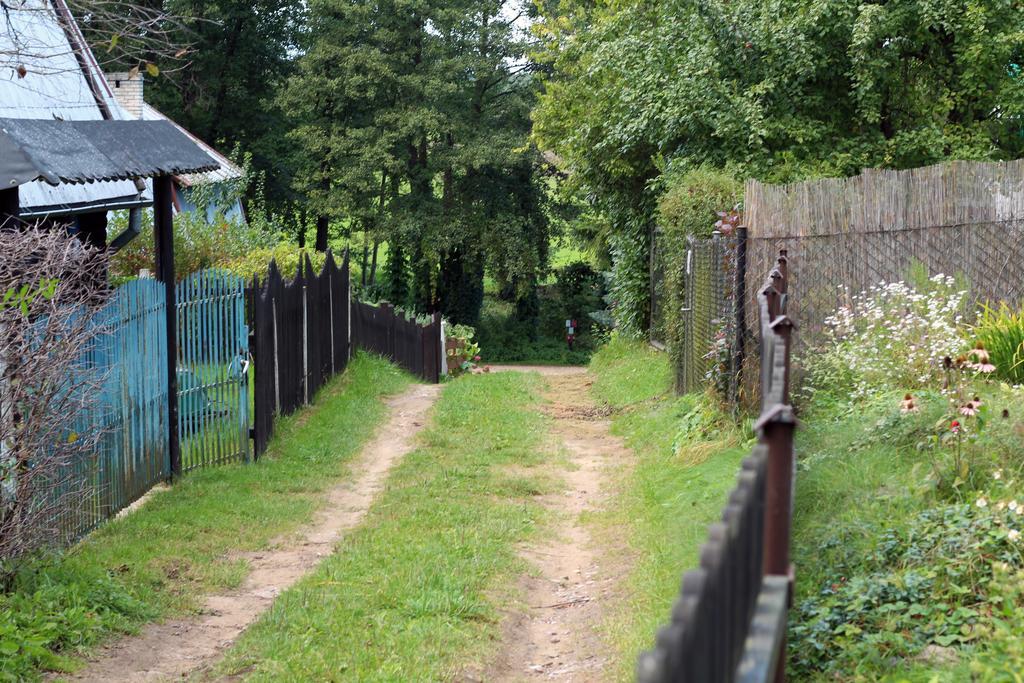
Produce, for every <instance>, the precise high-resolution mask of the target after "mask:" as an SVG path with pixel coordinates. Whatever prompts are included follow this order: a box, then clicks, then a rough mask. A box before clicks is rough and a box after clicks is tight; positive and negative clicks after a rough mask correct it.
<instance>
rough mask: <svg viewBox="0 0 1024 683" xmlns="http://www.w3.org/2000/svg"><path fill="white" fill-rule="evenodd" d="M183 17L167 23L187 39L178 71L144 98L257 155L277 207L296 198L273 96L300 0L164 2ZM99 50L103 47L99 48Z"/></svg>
mask: <svg viewBox="0 0 1024 683" xmlns="http://www.w3.org/2000/svg"><path fill="white" fill-rule="evenodd" d="M164 4H165V6H166V9H167V11H168V12H170V13H171V14H173V15H177V16H179V17H182V18H183V19H184V22H183V24H182V25H181V26H180V27H178V26H175V27H170V30H172V31H173V32H174V33H175V35H174V40H175V41H176V42H178V43H179V44H181V45H188V46H189V51H188V54H187V56H186V62H185V66H184V67H183V70H182V71H181V72H179V73H174V74H169V75H161V76H160V77H158V78H156V79H154V80H153V81H152V82H151V83H149V84H147V86H146V91H147V95H146V99H147V101H149V102H152V103H153V104H154V106H156V108H157V109H159V110H161V111H162V112H163V113H165V114H167V115H168V116H170V117H171V118H172V119H174V120H175V121H176V122H178V123H180V124H181V125H183V126H184V127H185V128H187V129H188V130H189V131H191V132H192V133H194V134H195V135H198V136H199V137H200V138H202V139H203V140H205V141H207V142H209V143H211V144H214V145H218V146H220V147H222V148H223V149H232V148H233V147H235V146H236V145H238V146H240V148H241V151H243V152H250V153H252V155H253V164H254V166H255V169H256V170H257V171H258V172H260V173H261V175H262V176H263V177H264V178H265V180H266V183H267V187H266V190H267V200H268V202H269V204H270V206H271V208H273V209H275V210H279V209H282V208H284V204H285V203H286V202H288V201H291V200H293V199H294V196H293V193H292V189H291V179H292V175H293V172H294V166H295V150H294V149H293V147H292V146H291V145H289V144H288V142H287V138H286V136H287V132H288V130H289V128H290V127H291V124H290V122H289V121H288V120H287V118H286V116H285V111H284V110H283V109H282V107H281V106H280V105H279V103H278V102H277V99H276V95H277V94H278V92H280V90H281V89H282V88H283V86H284V83H285V79H286V78H287V77H288V75H289V74H290V73H291V72H292V69H293V67H294V60H293V54H294V53H295V50H296V49H297V47H298V46H299V45H300V43H301V41H302V33H303V30H304V26H305V21H306V16H305V11H306V3H305V2H304V1H303V0H283V1H282V0H209V1H204V2H192V1H190V0H167V1H166V3H164ZM101 50H102V48H101Z"/></svg>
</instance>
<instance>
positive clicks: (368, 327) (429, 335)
mask: <svg viewBox="0 0 1024 683" xmlns="http://www.w3.org/2000/svg"><path fill="white" fill-rule="evenodd" d="M352 344H353V345H354V346H355V347H356V348H359V349H366V350H367V351H370V352H372V353H376V354H380V355H381V356H384V357H385V358H389V359H390V360H392V361H393V362H394V363H396V364H397V365H399V366H400V367H402V368H404V369H405V370H408V371H409V372H411V373H412V374H414V375H416V376H417V377H419V378H420V379H422V380H424V381H426V382H434V383H437V382H439V381H441V353H442V349H441V315H440V314H439V313H435V314H434V315H433V316H432V318H431V321H430V322H429V323H427V324H425V325H421V324H420V323H418V322H417V321H416V320H410V319H408V318H406V316H405V314H403V313H401V312H398V311H396V310H395V308H394V306H392V305H391V304H389V303H388V302H386V301H383V302H381V303H380V304H379V305H378V306H374V305H372V304H366V303H363V302H361V301H353V302H352Z"/></svg>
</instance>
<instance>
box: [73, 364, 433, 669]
mask: <svg viewBox="0 0 1024 683" xmlns="http://www.w3.org/2000/svg"><path fill="white" fill-rule="evenodd" d="M439 393H440V386H439V385H421V384H417V385H413V386H412V387H411V388H410V389H408V390H407V391H405V392H404V393H402V394H400V395H398V396H396V397H393V398H391V399H390V400H388V401H387V406H388V411H389V418H388V420H387V422H386V423H385V424H384V425H383V426H382V427H381V429H380V430H379V431H378V433H377V434H376V436H375V437H374V438H373V440H372V441H370V442H369V443H368V444H366V446H364V447H363V449H362V451H361V452H360V454H359V455H358V456H357V457H356V458H355V459H354V460H353V461H352V463H351V465H350V472H351V473H350V474H349V475H348V476H347V477H346V479H345V480H344V481H343V482H340V483H339V484H338V485H336V486H335V487H334V488H332V489H331V490H330V491H329V492H328V494H327V500H326V502H325V503H324V505H323V507H322V508H321V509H320V510H319V512H317V514H316V517H315V518H314V522H313V523H312V524H311V525H309V526H308V527H306V528H305V529H304V530H302V531H300V533H299V538H300V540H299V541H298V542H295V541H294V540H289V539H279V540H278V541H277V542H274V543H272V544H271V547H270V548H269V549H268V550H265V551H260V552H254V553H245V554H240V555H239V557H241V558H244V559H246V560H248V562H249V565H250V567H251V571H250V573H249V576H248V577H247V578H246V579H245V581H244V582H243V584H242V586H241V587H240V588H239V589H237V590H235V591H231V592H230V593H223V594H219V595H211V596H209V597H207V598H206V601H205V605H204V608H203V610H202V612H201V614H200V615H199V616H197V617H194V618H191V619H176V620H172V621H166V622H163V623H159V624H151V625H149V626H146V627H145V628H143V630H142V633H140V634H139V635H138V636H133V637H127V638H123V639H121V640H120V641H118V642H115V643H113V644H112V645H110V646H109V647H107V648H105V650H104V651H103V652H102V653H101V654H100V655H99V657H98V658H97V659H96V660H95V661H92V662H91V663H89V664H88V665H87V666H86V667H85V668H84V669H82V670H81V671H79V672H77V673H76V674H73V675H71V676H64V677H62V678H64V679H70V680H76V681H102V682H112V681H159V680H170V679H178V680H180V679H182V678H186V677H188V676H189V675H191V674H193V673H196V672H198V671H199V670H201V669H204V668H207V667H209V666H211V665H212V664H214V663H215V662H216V661H217V660H218V659H219V658H220V656H221V655H222V653H223V652H224V651H225V650H226V649H227V648H228V647H230V646H231V644H232V643H234V641H235V640H236V639H237V638H238V636H239V635H241V633H242V632H243V631H244V630H245V629H246V627H248V626H249V625H250V624H252V623H253V622H254V621H256V619H257V618H258V617H259V616H260V615H261V614H263V612H265V611H266V610H268V609H269V608H270V606H271V605H272V604H273V602H274V599H275V598H276V597H277V596H278V595H279V594H280V593H281V592H282V591H284V590H285V589H287V588H288V587H290V586H291V585H293V584H294V583H295V582H297V581H298V580H299V579H301V578H302V577H303V576H305V575H306V574H308V573H310V572H312V571H313V570H314V569H315V568H316V565H317V564H318V563H319V562H320V560H322V559H323V558H324V557H326V556H327V555H330V554H331V552H333V549H334V546H335V544H336V543H337V542H338V541H339V540H340V539H341V537H342V536H343V535H344V533H345V532H346V531H348V530H350V529H352V528H354V527H355V526H357V525H358V524H359V523H360V522H361V521H362V519H363V517H364V516H365V515H366V512H367V510H369V508H370V505H371V504H372V503H373V501H374V499H375V498H376V497H377V494H378V493H380V491H381V490H382V489H383V488H384V483H385V481H386V479H387V476H388V473H389V472H390V471H391V469H392V467H394V466H395V465H397V464H398V463H399V462H400V461H401V459H402V457H403V456H405V455H406V454H407V453H409V452H411V451H412V450H413V448H414V446H415V437H416V435H417V434H418V433H419V431H420V430H421V429H422V428H423V426H424V425H425V424H426V422H427V419H428V414H429V411H430V408H431V407H432V406H433V404H434V402H435V400H436V399H437V397H438V395H439Z"/></svg>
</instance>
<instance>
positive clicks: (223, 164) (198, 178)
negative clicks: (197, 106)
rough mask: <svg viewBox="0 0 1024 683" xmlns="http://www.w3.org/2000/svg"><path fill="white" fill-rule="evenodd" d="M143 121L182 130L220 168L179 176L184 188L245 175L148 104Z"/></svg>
mask: <svg viewBox="0 0 1024 683" xmlns="http://www.w3.org/2000/svg"><path fill="white" fill-rule="evenodd" d="M142 120H143V121H167V122H169V123H170V124H171V125H172V126H174V127H175V128H177V129H178V130H180V131H181V132H182V133H184V134H185V135H187V136H188V137H189V138H190V139H191V140H192V141H193V142H195V143H196V144H197V145H199V147H200V148H202V150H203V151H204V152H206V153H207V154H208V155H210V158H211V159H213V161H215V162H216V163H217V164H219V165H220V168H219V169H217V170H214V171H206V172H205V173H185V174H180V175H178V176H177V178H176V179H177V180H178V182H179V184H181V186H182V187H191V186H192V185H203V184H206V183H222V182H224V181H227V180H235V179H237V178H241V177H242V176H243V175H245V173H244V172H243V171H242V169H241V168H239V167H238V164H236V163H234V162H233V161H231V160H230V159H228V158H227V157H226V156H224V155H223V154H221V153H220V152H218V151H217V150H216V149H214V148H213V147H211V146H210V145H208V144H206V143H205V142H203V141H202V140H201V139H199V138H198V137H196V136H195V135H193V134H192V133H190V132H189V131H187V130H186V129H185V128H183V127H182V126H179V125H178V124H177V123H175V122H174V121H173V120H172V119H170V118H168V117H167V116H166V115H165V114H164V113H163V112H161V111H159V110H157V109H156V107H153V106H152V105H150V104H148V103H144V104H143V105H142Z"/></svg>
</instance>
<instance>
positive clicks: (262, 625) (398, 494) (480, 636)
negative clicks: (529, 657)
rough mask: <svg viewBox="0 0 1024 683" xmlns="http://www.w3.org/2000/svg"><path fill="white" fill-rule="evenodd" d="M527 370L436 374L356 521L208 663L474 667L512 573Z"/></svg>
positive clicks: (520, 511) (310, 674)
mask: <svg viewBox="0 0 1024 683" xmlns="http://www.w3.org/2000/svg"><path fill="white" fill-rule="evenodd" d="M538 385H539V379H538V377H537V376H536V375H523V374H519V373H496V374H488V375H470V376H464V377H462V378H460V379H458V380H455V381H454V382H452V383H450V384H448V385H446V387H445V389H444V392H443V394H442V396H441V398H440V399H439V401H438V403H437V405H436V408H435V413H434V416H433V419H432V424H431V426H430V427H429V428H428V429H427V430H426V431H425V432H424V433H423V434H422V437H421V439H422V440H421V445H420V447H419V448H418V449H417V450H416V451H414V452H413V453H411V454H409V455H407V456H406V457H405V459H404V460H403V462H402V463H401V465H399V466H398V467H397V468H396V469H395V470H394V471H393V472H392V474H391V476H390V478H389V481H388V488H387V490H386V491H385V492H384V493H383V495H382V496H381V497H380V498H379V499H378V500H377V502H376V503H375V504H374V505H373V507H372V508H371V509H370V511H369V513H368V516H367V518H366V519H365V520H364V522H363V523H362V524H361V525H360V527H359V528H357V529H356V530H354V531H353V532H351V533H349V534H348V535H347V536H346V537H345V538H344V539H343V540H342V541H341V542H340V543H339V545H338V547H337V549H336V551H335V553H334V554H333V555H331V556H330V557H329V558H327V559H326V560H325V561H324V562H323V563H322V564H321V565H320V566H319V567H318V568H317V569H316V571H315V572H313V574H311V575H310V576H308V577H306V578H305V579H303V580H302V581H300V582H299V583H298V584H297V585H295V586H294V587H292V588H291V589H290V590H288V591H286V592H285V593H284V594H282V595H281V597H280V598H279V599H278V600H277V601H276V602H275V604H274V606H273V608H272V609H271V610H270V611H269V612H267V613H266V614H264V616H263V617H262V618H261V619H260V620H259V622H258V623H257V624H255V625H254V626H253V627H252V628H250V629H249V630H248V631H247V632H246V633H245V634H244V635H243V637H242V638H241V639H240V640H239V641H238V642H237V643H236V645H235V646H234V648H232V649H231V650H230V651H229V652H228V654H227V657H226V658H225V660H224V661H223V662H222V663H221V665H220V667H219V668H218V670H217V671H216V672H215V673H217V674H219V675H234V674H239V675H244V676H246V677H247V678H248V679H251V680H256V681H261V680H264V681H276V680H338V679H339V678H342V677H343V678H345V679H348V680H358V681H401V680H441V679H446V680H447V679H452V678H454V677H455V676H456V675H457V674H458V673H459V672H460V671H463V670H465V669H479V668H482V666H483V664H482V662H484V661H485V660H486V659H487V657H488V654H489V653H490V652H491V651H492V650H493V648H494V643H495V640H496V638H497V637H498V635H499V634H498V630H499V629H498V626H497V622H498V619H499V612H498V609H497V605H500V604H502V603H503V602H507V601H508V599H509V594H510V590H509V589H510V587H511V586H512V584H513V583H514V580H515V577H516V576H518V575H519V574H520V573H522V572H523V571H525V570H526V565H525V563H524V562H523V561H522V560H520V559H519V558H518V556H517V554H516V545H517V544H518V543H520V542H521V541H523V540H524V539H526V538H527V537H529V536H530V535H531V534H533V533H534V531H535V529H537V527H538V524H539V523H540V522H541V521H542V519H543V508H542V507H541V506H540V504H539V503H538V502H537V501H536V499H535V496H536V495H537V494H538V493H541V492H543V491H544V490H546V489H549V488H550V487H551V483H550V481H548V480H547V479H546V478H545V476H544V475H543V474H542V471H541V470H540V469H533V468H535V467H537V466H539V465H541V464H543V463H544V461H545V459H546V458H547V457H549V456H548V455H545V453H544V451H543V448H542V444H543V439H544V437H545V433H546V424H545V418H544V417H543V416H542V415H541V414H540V413H538V412H537V410H536V408H537V406H538V402H539V398H538Z"/></svg>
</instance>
